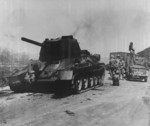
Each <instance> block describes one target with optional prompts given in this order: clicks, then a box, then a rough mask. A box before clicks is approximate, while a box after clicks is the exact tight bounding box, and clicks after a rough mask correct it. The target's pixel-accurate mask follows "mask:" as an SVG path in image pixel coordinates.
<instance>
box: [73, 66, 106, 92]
mask: <svg viewBox="0 0 150 126" xmlns="http://www.w3.org/2000/svg"><path fill="white" fill-rule="evenodd" d="M104 78H105V68H104V67H100V69H98V70H96V69H95V70H94V71H92V72H91V73H89V72H87V73H86V72H84V73H82V72H81V73H80V72H77V73H76V74H75V75H74V77H73V80H72V85H73V87H72V88H73V91H74V93H75V94H80V93H83V92H85V91H88V90H91V89H93V88H96V87H99V86H103V83H104Z"/></svg>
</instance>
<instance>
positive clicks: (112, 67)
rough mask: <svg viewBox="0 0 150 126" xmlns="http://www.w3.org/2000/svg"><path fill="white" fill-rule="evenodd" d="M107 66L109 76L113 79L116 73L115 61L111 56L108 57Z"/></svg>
mask: <svg viewBox="0 0 150 126" xmlns="http://www.w3.org/2000/svg"><path fill="white" fill-rule="evenodd" d="M109 66H110V76H111V77H113V75H114V74H115V71H116V59H115V57H114V56H113V55H111V57H110V61H109Z"/></svg>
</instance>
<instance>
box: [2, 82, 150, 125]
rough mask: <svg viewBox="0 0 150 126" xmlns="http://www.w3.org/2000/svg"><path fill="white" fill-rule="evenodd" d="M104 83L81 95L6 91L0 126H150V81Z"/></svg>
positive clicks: (3, 96)
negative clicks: (116, 83) (116, 84)
mask: <svg viewBox="0 0 150 126" xmlns="http://www.w3.org/2000/svg"><path fill="white" fill-rule="evenodd" d="M105 82H106V83H105V85H104V86H103V87H98V88H96V89H93V90H90V91H87V92H84V93H82V94H79V95H71V94H67V95H66V93H65V92H61V93H60V94H59V95H56V94H54V93H22V94H16V93H13V92H11V91H10V90H9V89H7V90H3V91H1V92H3V95H2V96H0V125H3V126H14V125H15V126H92V125H93V126H148V125H149V111H148V109H149V108H148V106H149V105H150V104H149V100H148V98H149V94H150V93H149V90H150V89H149V88H150V87H149V83H145V82H133V81H130V82H129V81H125V80H121V82H120V83H121V85H120V86H119V87H118V86H111V81H110V80H106V81H105ZM61 96H63V97H61Z"/></svg>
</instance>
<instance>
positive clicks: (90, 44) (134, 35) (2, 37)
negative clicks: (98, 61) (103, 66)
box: [0, 0, 150, 58]
mask: <svg viewBox="0 0 150 126" xmlns="http://www.w3.org/2000/svg"><path fill="white" fill-rule="evenodd" d="M62 35H73V36H74V37H75V38H76V39H77V40H78V42H79V44H80V47H81V49H88V50H89V51H90V52H91V53H99V54H101V57H109V53H110V52H114V51H128V46H129V43H130V42H131V41H132V42H133V43H134V48H135V51H136V52H139V51H141V50H143V49H145V48H147V47H150V0H0V47H1V48H4V49H5V48H7V49H10V50H12V51H15V52H18V53H20V52H26V53H29V54H30V56H31V58H38V54H39V50H40V48H39V47H38V46H35V45H32V44H28V43H25V42H23V41H21V37H27V38H30V39H32V40H36V41H38V42H43V41H44V39H45V38H57V37H61V36H62Z"/></svg>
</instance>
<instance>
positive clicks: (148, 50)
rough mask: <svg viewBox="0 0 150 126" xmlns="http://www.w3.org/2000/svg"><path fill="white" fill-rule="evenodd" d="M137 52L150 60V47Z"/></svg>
mask: <svg viewBox="0 0 150 126" xmlns="http://www.w3.org/2000/svg"><path fill="white" fill-rule="evenodd" d="M137 54H138V55H139V56H141V57H145V58H147V59H148V60H149V61H150V47H148V48H146V49H144V50H143V51H140V52H138V53H137Z"/></svg>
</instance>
